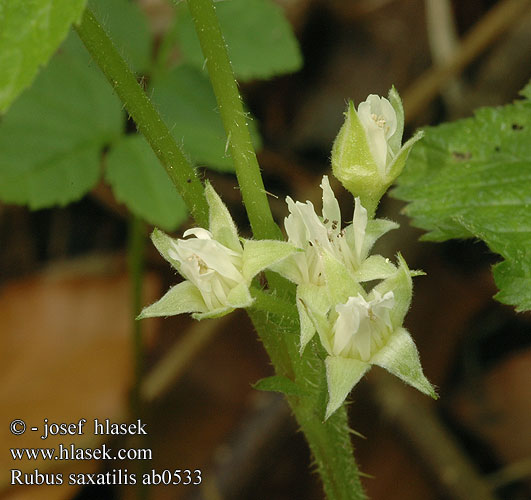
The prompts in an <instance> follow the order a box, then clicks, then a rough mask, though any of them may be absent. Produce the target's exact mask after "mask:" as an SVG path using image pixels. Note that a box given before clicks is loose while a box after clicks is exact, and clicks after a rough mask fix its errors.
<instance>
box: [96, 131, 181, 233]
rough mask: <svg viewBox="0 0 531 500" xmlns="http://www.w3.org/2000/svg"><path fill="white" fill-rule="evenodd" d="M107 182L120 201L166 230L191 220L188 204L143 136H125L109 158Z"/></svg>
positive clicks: (106, 172)
mask: <svg viewBox="0 0 531 500" xmlns="http://www.w3.org/2000/svg"><path fill="white" fill-rule="evenodd" d="M105 180H106V181H107V182H108V183H109V184H110V185H111V186H112V189H113V192H114V195H115V197H116V199H117V200H118V201H121V202H123V203H125V204H126V205H127V207H128V208H129V210H130V211H131V212H133V213H134V214H136V215H138V216H139V217H142V218H143V219H144V220H146V221H147V222H149V223H150V224H153V225H154V226H158V227H160V228H162V229H164V230H166V231H173V230H174V229H176V228H177V227H179V226H180V225H181V224H182V223H183V222H184V221H185V220H186V218H187V216H188V213H187V210H186V205H185V204H184V201H183V200H182V198H181V197H180V196H179V195H178V194H177V191H176V190H175V186H174V185H173V184H172V182H171V181H170V178H169V177H168V174H167V173H166V171H165V170H164V168H163V167H162V165H161V164H160V162H159V160H158V158H157V157H156V156H155V153H153V150H152V149H151V147H150V146H149V144H148V143H147V142H146V140H145V139H144V137H143V136H141V135H138V134H137V135H130V136H127V137H124V138H123V139H122V140H121V141H120V142H118V143H117V144H115V145H114V147H113V148H112V150H111V151H110V153H109V155H108V156H107V168H106V170H105Z"/></svg>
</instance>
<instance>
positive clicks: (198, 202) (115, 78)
mask: <svg viewBox="0 0 531 500" xmlns="http://www.w3.org/2000/svg"><path fill="white" fill-rule="evenodd" d="M75 28H76V31H77V34H78V35H79V38H81V40H82V41H83V43H84V44H85V47H86V48H87V50H88V51H89V53H90V55H91V56H92V58H93V59H94V61H95V62H96V63H97V64H98V66H99V67H100V69H101V70H102V71H103V73H104V75H105V76H106V78H107V80H108V81H109V83H110V84H111V85H112V86H113V88H114V90H115V92H116V93H117V94H118V97H119V98H120V99H121V101H122V102H123V104H124V106H125V108H126V109H127V111H128V112H129V114H130V115H131V117H132V118H133V120H134V121H135V123H136V126H137V128H138V130H139V131H140V132H141V133H142V134H144V136H145V138H146V139H147V141H148V143H149V144H150V146H151V148H152V149H153V152H154V153H155V154H156V155H157V157H158V159H159V160H160V162H161V163H162V166H163V167H164V168H165V169H166V172H167V173H168V176H169V177H170V179H171V181H172V182H173V184H174V185H175V187H176V188H177V191H178V192H179V194H180V195H181V196H182V197H183V199H184V201H185V203H186V205H187V206H188V208H189V210H190V212H191V214H192V216H193V217H194V219H195V220H196V222H197V223H198V224H199V225H200V226H203V227H207V226H208V205H207V203H206V199H205V196H204V193H203V185H202V184H201V181H200V180H199V179H198V177H197V175H196V173H195V170H194V168H193V167H192V165H191V164H190V162H189V161H188V160H187V159H186V157H185V155H184V154H183V152H182V151H181V149H180V148H179V146H178V145H177V143H176V142H175V139H174V138H173V136H172V135H171V133H170V131H169V130H168V127H167V126H166V124H165V123H164V121H163V120H162V118H161V116H160V114H159V113H158V112H157V110H156V109H155V107H154V106H153V103H152V102H151V101H150V99H149V98H148V96H147V95H146V93H145V92H144V90H143V89H142V87H141V86H140V85H139V84H138V82H137V80H136V77H135V75H134V73H133V72H132V71H131V70H130V69H129V67H128V65H127V63H126V62H125V61H124V59H123V58H122V57H121V56H120V54H119V53H118V51H117V50H116V48H115V47H114V45H113V43H112V40H111V39H110V38H109V36H108V35H107V33H106V32H105V30H104V29H103V28H102V26H101V25H100V24H99V22H98V20H97V19H96V17H95V16H94V14H93V13H92V11H91V10H90V9H89V8H87V9H85V12H84V13H83V17H82V18H81V22H80V23H79V24H78V25H77V26H75Z"/></svg>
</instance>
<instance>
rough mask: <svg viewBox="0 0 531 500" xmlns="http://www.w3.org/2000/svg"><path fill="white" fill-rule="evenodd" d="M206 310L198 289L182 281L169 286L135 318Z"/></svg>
mask: <svg viewBox="0 0 531 500" xmlns="http://www.w3.org/2000/svg"><path fill="white" fill-rule="evenodd" d="M207 310H208V308H207V306H206V304H205V301H204V300H203V297H202V296H201V293H200V292H199V289H198V288H197V287H196V286H195V285H194V284H192V283H190V282H189V281H183V282H182V283H179V284H178V285H175V286H174V287H172V288H170V289H169V290H168V291H167V292H166V294H165V295H164V296H163V297H162V298H161V299H160V300H159V301H157V302H155V303H154V304H151V305H150V306H148V307H145V308H144V309H143V310H142V312H141V313H140V314H139V316H138V318H137V319H143V318H152V317H155V316H174V315H175V314H182V313H190V312H200V313H202V312H206V311H207Z"/></svg>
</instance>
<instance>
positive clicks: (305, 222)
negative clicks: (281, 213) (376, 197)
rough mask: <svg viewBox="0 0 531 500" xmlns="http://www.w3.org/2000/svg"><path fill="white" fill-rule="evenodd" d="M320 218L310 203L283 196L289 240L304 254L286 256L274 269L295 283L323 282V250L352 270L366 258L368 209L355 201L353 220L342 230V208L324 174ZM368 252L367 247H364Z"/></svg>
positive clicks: (322, 283)
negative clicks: (286, 206)
mask: <svg viewBox="0 0 531 500" xmlns="http://www.w3.org/2000/svg"><path fill="white" fill-rule="evenodd" d="M321 189H322V190H323V209H322V217H319V216H318V215H317V214H316V212H315V208H314V206H313V204H312V202H310V201H307V202H306V203H301V202H299V201H297V202H294V201H293V200H292V199H291V198H290V197H289V196H288V197H287V198H286V203H287V204H288V209H289V212H290V214H289V215H288V217H286V219H285V220H284V227H285V228H286V233H287V235H288V242H289V243H291V244H292V245H294V246H296V247H298V248H300V249H302V250H303V251H304V253H300V254H295V255H293V256H291V257H290V258H289V259H286V261H284V262H283V263H281V264H280V265H279V266H276V269H275V270H277V271H278V272H279V273H281V274H283V275H285V276H286V277H287V278H288V279H291V280H292V281H294V282H295V283H297V284H298V285H300V284H314V285H324V284H325V282H324V275H323V264H322V261H321V254H322V252H323V251H324V252H328V253H329V254H331V255H332V256H334V257H335V258H336V259H337V260H339V261H340V262H343V263H344V264H345V266H346V267H347V269H349V271H351V272H353V273H354V272H355V271H356V270H357V269H358V268H359V266H360V264H361V262H362V260H363V258H364V257H365V255H364V253H365V250H367V249H366V248H365V245H364V243H365V231H366V228H367V211H366V210H365V208H363V206H362V205H361V203H360V200H359V198H356V200H355V208H354V217H353V223H352V224H350V225H349V226H347V227H346V228H345V229H341V211H340V209H339V204H338V202H337V199H336V197H335V196H334V192H333V191H332V188H331V187H330V183H329V181H328V177H327V176H326V175H325V176H323V180H322V182H321ZM367 251H368V250H367Z"/></svg>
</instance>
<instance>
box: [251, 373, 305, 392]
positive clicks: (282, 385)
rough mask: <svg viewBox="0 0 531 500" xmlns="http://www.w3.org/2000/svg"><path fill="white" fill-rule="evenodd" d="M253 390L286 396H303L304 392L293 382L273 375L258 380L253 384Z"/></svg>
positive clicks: (281, 376)
mask: <svg viewBox="0 0 531 500" xmlns="http://www.w3.org/2000/svg"><path fill="white" fill-rule="evenodd" d="M253 389H256V390H258V391H270V392H280V393H282V394H286V395H287V396H304V395H305V394H306V392H305V391H304V389H301V388H300V387H299V386H298V385H297V384H296V383H295V382H293V380H291V379H289V378H288V377H284V376H283V375H273V376H271V377H266V378H262V379H260V380H259V381H258V382H256V384H253Z"/></svg>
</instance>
